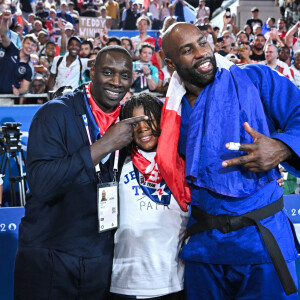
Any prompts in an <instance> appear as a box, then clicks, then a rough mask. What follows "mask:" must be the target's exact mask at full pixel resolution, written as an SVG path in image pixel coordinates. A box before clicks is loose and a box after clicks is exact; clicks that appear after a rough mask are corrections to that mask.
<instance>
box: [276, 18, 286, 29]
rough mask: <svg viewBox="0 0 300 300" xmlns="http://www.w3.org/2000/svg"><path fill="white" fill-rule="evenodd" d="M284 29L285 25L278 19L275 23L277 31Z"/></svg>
mask: <svg viewBox="0 0 300 300" xmlns="http://www.w3.org/2000/svg"><path fill="white" fill-rule="evenodd" d="M284 27H285V23H284V21H283V20H281V19H279V20H278V22H277V28H278V30H284Z"/></svg>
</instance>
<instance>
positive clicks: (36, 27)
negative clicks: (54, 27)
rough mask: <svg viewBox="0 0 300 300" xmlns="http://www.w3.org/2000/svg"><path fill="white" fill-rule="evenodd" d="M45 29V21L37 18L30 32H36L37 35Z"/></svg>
mask: <svg viewBox="0 0 300 300" xmlns="http://www.w3.org/2000/svg"><path fill="white" fill-rule="evenodd" d="M42 29H43V23H42V21H40V20H35V21H34V22H33V28H32V29H31V30H30V32H29V33H34V34H35V35H36V36H38V34H39V32H40V31H41V30H42Z"/></svg>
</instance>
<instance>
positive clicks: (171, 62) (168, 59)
mask: <svg viewBox="0 0 300 300" xmlns="http://www.w3.org/2000/svg"><path fill="white" fill-rule="evenodd" d="M165 63H166V64H167V66H168V67H169V68H170V69H171V70H172V71H175V70H176V67H175V65H174V63H173V61H172V59H170V58H165Z"/></svg>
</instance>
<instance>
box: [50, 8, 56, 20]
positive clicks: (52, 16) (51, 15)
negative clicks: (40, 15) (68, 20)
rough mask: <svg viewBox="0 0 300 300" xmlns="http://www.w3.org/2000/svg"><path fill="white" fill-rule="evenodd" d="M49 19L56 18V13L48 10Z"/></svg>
mask: <svg viewBox="0 0 300 300" xmlns="http://www.w3.org/2000/svg"><path fill="white" fill-rule="evenodd" d="M49 17H50V19H53V20H55V18H56V12H54V11H52V10H50V12H49Z"/></svg>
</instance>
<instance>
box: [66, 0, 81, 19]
mask: <svg viewBox="0 0 300 300" xmlns="http://www.w3.org/2000/svg"><path fill="white" fill-rule="evenodd" d="M74 8H75V3H74V2H72V1H70V2H68V13H69V14H70V15H71V16H72V17H73V18H74V16H77V18H79V12H78V11H77V10H75V9H74Z"/></svg>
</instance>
